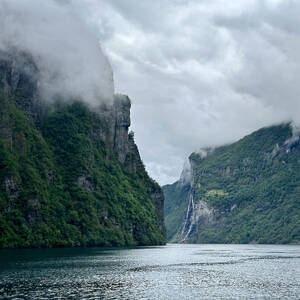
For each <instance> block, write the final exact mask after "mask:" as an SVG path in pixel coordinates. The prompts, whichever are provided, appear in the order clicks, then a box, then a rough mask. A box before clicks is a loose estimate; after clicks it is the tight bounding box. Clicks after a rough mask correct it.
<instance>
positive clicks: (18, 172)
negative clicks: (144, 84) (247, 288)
mask: <svg viewBox="0 0 300 300" xmlns="http://www.w3.org/2000/svg"><path fill="white" fill-rule="evenodd" d="M0 101H1V107H0V152H1V153H0V154H1V158H0V181H1V187H0V231H1V235H0V247H20V246H21V247H31V246H35V247H36V246H55V245H56V246H73V245H126V244H161V243H164V234H165V229H164V224H163V202H164V196H163V193H162V190H161V188H160V187H159V186H158V184H156V183H155V182H154V181H153V180H151V179H150V178H149V176H148V175H147V173H146V171H145V168H144V165H143V163H142V161H141V158H140V155H139V152H138V148H137V146H136V144H135V142H134V136H133V133H129V132H128V130H129V126H130V107H131V102H130V100H129V98H128V97H127V96H124V95H115V99H114V102H113V103H111V104H108V103H106V104H101V105H99V106H98V107H93V108H92V109H91V108H89V107H88V106H87V105H85V104H84V103H83V102H81V101H80V100H74V99H64V98H63V97H61V98H59V99H57V100H56V101H53V102H51V103H49V101H47V99H45V98H43V96H42V95H41V93H40V91H39V70H38V69H37V67H36V65H35V63H34V59H33V58H32V57H31V56H30V55H28V54H26V53H20V52H17V51H16V52H15V51H12V52H11V53H4V52H0ZM14 219H16V220H19V221H16V220H14ZM23 231H24V232H23ZM51 231H52V232H54V233H53V234H51ZM22 232H23V233H22Z"/></svg>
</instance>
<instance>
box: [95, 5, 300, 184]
mask: <svg viewBox="0 0 300 300" xmlns="http://www.w3.org/2000/svg"><path fill="white" fill-rule="evenodd" d="M102 3H105V5H107V8H108V10H107V11H109V12H108V13H107V12H106V13H105V14H106V20H108V23H109V26H111V27H112V28H114V34H113V35H112V36H111V37H110V38H109V39H107V40H106V41H105V47H106V49H108V53H109V56H110V59H111V61H112V64H113V69H114V72H115V83H116V89H117V90H118V91H120V92H122V93H127V94H129V96H130V97H131V98H132V100H133V117H132V119H133V122H132V124H133V129H134V130H135V132H136V135H135V137H136V140H137V143H138V145H139V148H140V151H141V154H142V158H143V159H144V161H145V164H146V167H147V168H148V170H149V173H150V174H151V175H152V176H153V177H154V178H155V179H157V180H158V181H159V182H160V183H168V182H171V181H173V180H175V179H176V178H179V175H180V172H181V169H182V165H183V162H184V159H185V158H186V157H187V156H188V155H189V154H190V153H191V152H192V151H197V150H199V149H200V148H205V147H209V146H218V145H221V144H224V143H229V142H233V141H235V140H237V139H238V138H241V137H242V136H244V135H246V134H249V133H250V132H252V131H254V130H256V129H258V128H260V127H262V126H267V125H270V124H274V123H279V122H283V121H288V120H290V119H297V116H298V115H299V113H298V112H299V104H298V95H299V91H298V87H297V78H298V75H300V74H298V73H299V72H298V69H299V67H298V61H299V58H300V55H299V53H300V52H299V46H298V44H299V37H298V33H297V32H298V31H299V25H298V22H299V21H298V19H297V15H298V12H299V8H298V7H299V4H297V3H296V1H275V0H265V1H259V0H256V1H250V0H249V1H233V2H228V1H226V2H225V1H222V0H214V1H201V2H199V1H176V2H175V1H152V2H149V1H126V2H124V1H112V2H110V1H104V0H103V1H102ZM96 6H97V5H96V4H95V7H96ZM102 15H103V13H102V12H100V11H99V19H102ZM107 15H109V18H107Z"/></svg>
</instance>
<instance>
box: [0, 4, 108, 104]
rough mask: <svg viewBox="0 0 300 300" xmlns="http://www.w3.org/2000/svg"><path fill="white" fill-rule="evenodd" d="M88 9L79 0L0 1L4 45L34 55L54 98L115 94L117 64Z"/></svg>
mask: <svg viewBox="0 0 300 300" xmlns="http://www.w3.org/2000/svg"><path fill="white" fill-rule="evenodd" d="M86 13H87V12H86V9H85V8H84V6H82V2H79V1H71V2H69V1H58V0H47V1H42V2H41V1H39V0H1V2H0V49H2V50H7V49H11V48H12V47H14V48H17V49H18V50H22V51H26V52H29V53H31V54H32V55H33V56H34V57H35V62H36V63H37V64H38V67H39V70H40V76H41V77H40V83H41V89H42V91H43V92H44V94H45V95H46V96H47V97H48V98H49V99H51V98H52V97H53V96H55V95H57V94H58V95H60V96H64V95H67V96H68V97H70V96H71V97H75V98H78V97H79V98H82V99H84V100H85V101H88V102H89V103H90V104H93V105H97V104H99V102H101V101H110V100H112V98H113V93H114V86H113V78H112V70H111V67H110V64H109V63H108V60H107V58H106V56H105V55H104V54H103V53H102V51H101V48H100V45H99V35H98V30H96V27H95V26H93V25H92V24H91V23H89V22H88V21H87V18H86V15H85V14H86Z"/></svg>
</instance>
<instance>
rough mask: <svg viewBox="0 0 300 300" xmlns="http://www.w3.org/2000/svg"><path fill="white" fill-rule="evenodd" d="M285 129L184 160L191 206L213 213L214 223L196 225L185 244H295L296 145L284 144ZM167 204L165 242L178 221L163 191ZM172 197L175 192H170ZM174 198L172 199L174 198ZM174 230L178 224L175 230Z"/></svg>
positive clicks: (298, 212) (298, 227)
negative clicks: (192, 195)
mask: <svg viewBox="0 0 300 300" xmlns="http://www.w3.org/2000/svg"><path fill="white" fill-rule="evenodd" d="M291 136H292V132H291V128H290V126H289V125H288V124H284V125H279V126H273V127H269V128H263V129H261V130H258V131H256V132H254V133H253V134H251V135H249V136H246V137H245V138H243V139H241V140H240V141H238V142H236V143H234V144H231V145H227V146H223V147H219V148H217V149H215V151H214V152H212V153H210V154H209V155H208V156H207V157H205V158H201V156H200V155H198V154H197V153H193V154H192V155H191V156H190V160H191V161H192V165H193V174H194V178H193V179H194V184H193V186H192V188H191V187H190V189H192V191H193V192H194V193H195V201H196V202H197V201H199V200H203V201H205V202H206V203H207V204H208V205H209V207H210V208H211V209H213V210H214V218H215V222H214V223H213V224H209V226H204V225H203V223H201V224H200V223H199V227H198V228H197V231H196V232H194V233H193V236H190V240H196V241H197V242H198V243H299V242H300V200H299V199H300V165H299V164H300V146H299V142H298V141H296V142H295V143H293V144H290V145H288V144H287V143H285V142H286V141H287V140H288V139H289V138H291ZM164 191H165V197H166V203H169V204H168V205H169V206H172V207H169V208H168V212H169V213H167V214H166V220H170V219H172V223H169V222H166V226H167V232H168V237H169V238H170V236H171V237H172V236H173V235H174V224H175V223H176V222H177V223H178V224H181V225H182V222H183V218H182V217H181V216H180V215H179V214H178V213H174V211H173V201H174V198H170V197H172V196H170V195H171V194H172V192H170V191H168V192H167V193H166V189H165V187H164ZM173 193H175V194H176V191H175V190H174V189H173ZM175 198H176V196H175ZM178 203H179V205H180V207H184V210H186V208H187V203H188V202H187V198H184V197H182V198H181V201H179V200H178V199H176V200H175V201H174V210H176V209H177V207H178ZM176 226H177V227H176V230H175V231H177V228H179V227H180V226H179V227H178V225H176Z"/></svg>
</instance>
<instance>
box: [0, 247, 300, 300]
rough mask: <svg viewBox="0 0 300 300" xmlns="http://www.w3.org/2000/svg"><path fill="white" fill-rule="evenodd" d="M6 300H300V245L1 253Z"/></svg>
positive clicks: (0, 285) (0, 280)
mask: <svg viewBox="0 0 300 300" xmlns="http://www.w3.org/2000/svg"><path fill="white" fill-rule="evenodd" d="M0 298H1V299H66V298H67V299H300V245H299V246H298V245H295V246H288V245H287V246H285V245H284V246H278V245H276V246H271V245H176V244H170V245H167V246H162V247H145V248H135V249H101V248H90V249H82V248H79V249H31V250H2V251H0Z"/></svg>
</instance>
